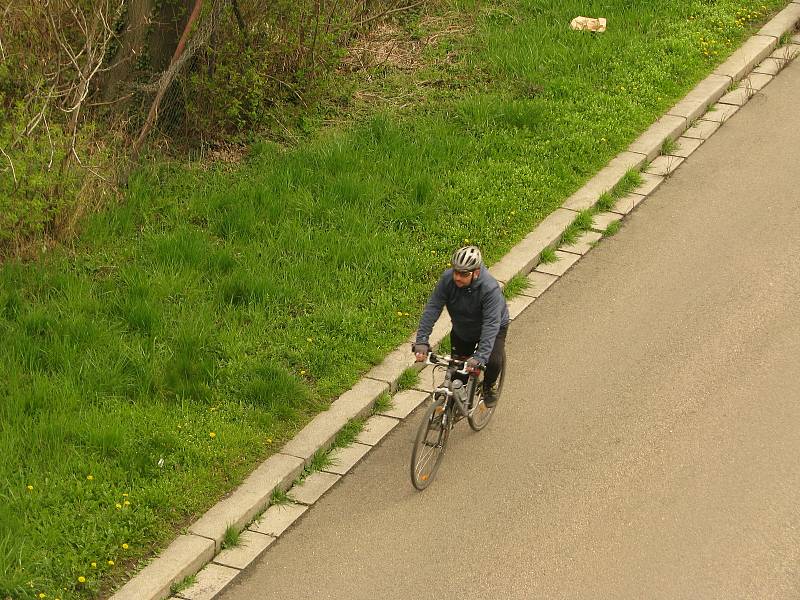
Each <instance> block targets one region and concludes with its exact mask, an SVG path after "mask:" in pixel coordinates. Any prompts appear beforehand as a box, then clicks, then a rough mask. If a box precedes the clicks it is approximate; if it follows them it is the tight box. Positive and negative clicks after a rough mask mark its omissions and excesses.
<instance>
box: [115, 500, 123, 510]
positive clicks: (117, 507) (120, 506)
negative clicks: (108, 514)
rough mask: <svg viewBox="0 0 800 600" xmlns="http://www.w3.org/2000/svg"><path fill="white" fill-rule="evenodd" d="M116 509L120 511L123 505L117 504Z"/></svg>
mask: <svg viewBox="0 0 800 600" xmlns="http://www.w3.org/2000/svg"><path fill="white" fill-rule="evenodd" d="M114 508H116V509H117V510H119V509H120V508H122V504H120V503H119V502H117V503H116V504H115V505H114Z"/></svg>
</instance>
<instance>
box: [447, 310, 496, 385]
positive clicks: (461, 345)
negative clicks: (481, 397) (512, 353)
mask: <svg viewBox="0 0 800 600" xmlns="http://www.w3.org/2000/svg"><path fill="white" fill-rule="evenodd" d="M507 332H508V325H506V326H505V327H501V328H500V331H499V332H497V337H496V338H495V339H494V347H493V348H492V354H491V356H489V362H488V363H487V365H486V372H485V373H484V374H483V383H484V385H489V386H491V385H494V382H495V381H497V378H498V376H499V375H500V371H502V370H503V366H504V365H505V363H506V333H507ZM478 342H480V340H474V341H473V340H465V339H462V338H460V337H458V335H456V332H455V331H451V332H450V347H451V354H452V355H453V356H472V353H473V352H475V349H476V348H477V347H478Z"/></svg>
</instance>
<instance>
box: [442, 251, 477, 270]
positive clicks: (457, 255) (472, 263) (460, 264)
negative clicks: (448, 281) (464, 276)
mask: <svg viewBox="0 0 800 600" xmlns="http://www.w3.org/2000/svg"><path fill="white" fill-rule="evenodd" d="M482 261H483V259H482V257H481V251H480V250H478V247H477V246H464V247H463V248H459V249H458V250H456V251H455V252H454V253H453V258H451V259H450V263H451V264H452V265H453V269H455V270H456V271H474V270H475V269H477V268H478V267H480V266H481V262H482Z"/></svg>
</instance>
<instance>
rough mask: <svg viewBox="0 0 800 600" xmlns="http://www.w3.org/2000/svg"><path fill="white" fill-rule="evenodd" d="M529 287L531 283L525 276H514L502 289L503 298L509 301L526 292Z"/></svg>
mask: <svg viewBox="0 0 800 600" xmlns="http://www.w3.org/2000/svg"><path fill="white" fill-rule="evenodd" d="M530 285H531V282H530V280H529V279H528V278H527V277H526V276H525V275H514V277H512V278H511V279H509V280H508V283H506V285H505V287H503V296H505V298H506V300H511V299H512V298H515V297H517V296H519V295H520V294H521V293H522V292H524V291H525V290H527V289H528V288H529V287H530Z"/></svg>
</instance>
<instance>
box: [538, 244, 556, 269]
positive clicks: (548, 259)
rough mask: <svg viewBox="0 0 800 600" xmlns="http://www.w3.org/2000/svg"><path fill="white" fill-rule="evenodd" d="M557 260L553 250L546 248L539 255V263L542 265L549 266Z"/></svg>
mask: <svg viewBox="0 0 800 600" xmlns="http://www.w3.org/2000/svg"><path fill="white" fill-rule="evenodd" d="M557 260H558V256H556V251H555V250H554V249H553V248H550V247H547V248H545V249H544V250H542V252H541V253H540V254H539V262H540V263H542V264H543V265H549V264H550V263H554V262H556V261H557Z"/></svg>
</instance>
